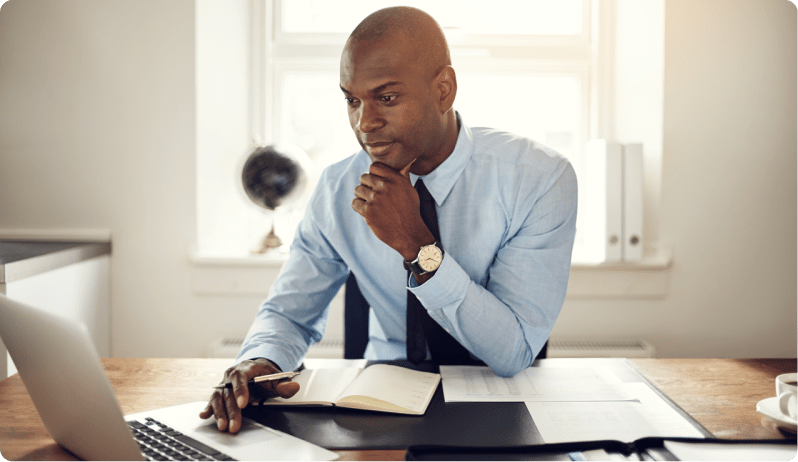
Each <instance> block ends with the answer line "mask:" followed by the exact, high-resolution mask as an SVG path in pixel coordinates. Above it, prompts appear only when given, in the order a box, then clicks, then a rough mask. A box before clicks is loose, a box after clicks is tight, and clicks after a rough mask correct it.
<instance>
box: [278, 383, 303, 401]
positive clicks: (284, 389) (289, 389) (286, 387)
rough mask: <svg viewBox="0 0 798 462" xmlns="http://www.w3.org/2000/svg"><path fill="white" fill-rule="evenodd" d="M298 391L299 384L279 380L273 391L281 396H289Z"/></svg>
mask: <svg viewBox="0 0 798 462" xmlns="http://www.w3.org/2000/svg"><path fill="white" fill-rule="evenodd" d="M298 391H299V384H298V383H296V382H289V381H287V380H281V381H280V382H278V383H276V384H275V385H274V392H275V393H276V394H277V396H279V397H281V398H290V397H292V396H294V395H295V394H297V392H298Z"/></svg>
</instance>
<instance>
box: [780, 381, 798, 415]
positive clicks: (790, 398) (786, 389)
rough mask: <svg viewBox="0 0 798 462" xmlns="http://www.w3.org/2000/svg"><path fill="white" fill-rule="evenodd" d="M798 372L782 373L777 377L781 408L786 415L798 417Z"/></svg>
mask: <svg viewBox="0 0 798 462" xmlns="http://www.w3.org/2000/svg"><path fill="white" fill-rule="evenodd" d="M796 383H798V374H796V373H792V374H781V375H780V376H778V377H776V396H777V397H778V398H779V410H780V411H781V413H782V414H784V415H785V416H789V417H792V418H793V419H795V418H798V397H796V393H798V386H796Z"/></svg>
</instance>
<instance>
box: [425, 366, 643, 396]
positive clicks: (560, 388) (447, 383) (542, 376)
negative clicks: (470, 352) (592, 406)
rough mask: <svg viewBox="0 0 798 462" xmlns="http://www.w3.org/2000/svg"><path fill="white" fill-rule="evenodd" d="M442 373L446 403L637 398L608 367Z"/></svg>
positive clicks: (446, 369)
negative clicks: (505, 373)
mask: <svg viewBox="0 0 798 462" xmlns="http://www.w3.org/2000/svg"><path fill="white" fill-rule="evenodd" d="M440 373H441V380H442V381H443V396H444V399H445V400H446V402H447V403H451V402H526V401H615V400H627V399H634V397H631V396H629V394H628V392H627V391H626V390H624V389H623V388H621V387H619V385H620V384H621V382H620V380H618V378H617V377H616V376H615V374H613V373H612V371H611V370H610V369H609V368H606V367H578V368H577V367H571V368H569V367H551V368H546V367H530V368H528V369H525V370H523V371H521V372H519V373H518V374H517V375H515V376H514V377H499V376H497V375H496V374H495V373H493V371H492V370H491V369H490V368H489V367H485V366H440Z"/></svg>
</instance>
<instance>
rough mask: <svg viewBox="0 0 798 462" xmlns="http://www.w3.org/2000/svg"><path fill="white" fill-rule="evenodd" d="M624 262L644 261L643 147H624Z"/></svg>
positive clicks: (635, 145)
mask: <svg viewBox="0 0 798 462" xmlns="http://www.w3.org/2000/svg"><path fill="white" fill-rule="evenodd" d="M622 255H623V260H624V261H640V260H642V259H643V145H642V144H640V143H634V144H626V145H624V147H623V250H622Z"/></svg>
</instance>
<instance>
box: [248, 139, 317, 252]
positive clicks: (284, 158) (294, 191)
mask: <svg viewBox="0 0 798 462" xmlns="http://www.w3.org/2000/svg"><path fill="white" fill-rule="evenodd" d="M308 162H309V160H308V159H307V154H305V152H304V151H302V150H301V149H299V148H296V147H293V146H285V145H282V146H281V145H268V146H256V147H255V148H253V149H252V150H251V152H250V153H249V155H248V156H247V159H246V161H245V162H244V167H243V168H242V171H241V182H242V185H243V187H244V192H245V193H246V195H247V197H248V198H249V199H250V200H251V201H252V202H253V203H254V204H256V205H258V206H260V207H262V208H264V209H266V210H267V211H269V212H273V211H275V210H277V209H279V208H283V207H288V206H290V205H291V204H293V203H294V202H296V200H297V199H298V198H299V197H300V196H302V193H303V192H304V191H305V189H306V187H307V170H306V168H305V165H307V164H308ZM281 245H282V242H281V240H280V238H279V237H278V236H277V235H276V234H275V232H274V224H272V229H271V232H269V234H268V235H267V236H266V237H265V238H264V239H263V242H262V244H261V247H260V248H259V249H257V250H255V251H253V252H255V253H266V252H269V251H271V250H272V249H275V248H278V247H280V246H281Z"/></svg>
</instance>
